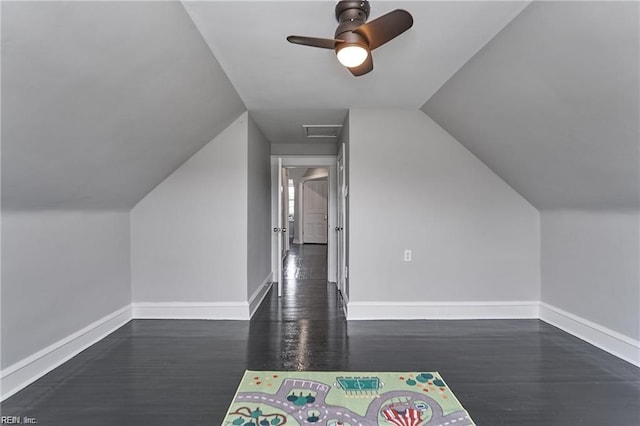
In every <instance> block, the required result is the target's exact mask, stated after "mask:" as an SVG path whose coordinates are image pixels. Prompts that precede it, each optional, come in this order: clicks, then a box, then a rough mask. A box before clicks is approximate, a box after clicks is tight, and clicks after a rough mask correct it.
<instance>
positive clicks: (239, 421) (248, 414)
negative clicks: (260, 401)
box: [231, 407, 287, 426]
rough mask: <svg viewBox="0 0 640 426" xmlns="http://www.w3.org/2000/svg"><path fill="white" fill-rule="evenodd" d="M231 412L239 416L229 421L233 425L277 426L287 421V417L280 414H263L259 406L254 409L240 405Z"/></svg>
mask: <svg viewBox="0 0 640 426" xmlns="http://www.w3.org/2000/svg"><path fill="white" fill-rule="evenodd" d="M231 414H232V415H234V416H235V415H238V416H239V417H238V418H236V419H235V420H233V421H232V422H231V423H232V424H233V425H234V426H278V425H284V424H286V423H287V418H286V417H285V416H283V415H282V414H264V413H263V412H262V410H260V408H259V407H258V408H256V409H255V410H251V409H250V408H249V407H241V408H239V409H237V410H236V411H234V412H233V413H231ZM261 418H262V420H260V419H261Z"/></svg>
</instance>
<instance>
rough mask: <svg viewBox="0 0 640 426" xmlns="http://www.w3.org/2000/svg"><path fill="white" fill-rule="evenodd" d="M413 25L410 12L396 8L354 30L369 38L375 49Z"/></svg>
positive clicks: (371, 47) (371, 45) (370, 45)
mask: <svg viewBox="0 0 640 426" xmlns="http://www.w3.org/2000/svg"><path fill="white" fill-rule="evenodd" d="M412 26H413V17H412V16H411V14H410V13H409V12H407V11H406V10H402V9H396V10H394V11H393V12H389V13H387V14H386V15H382V16H381V17H379V18H376V19H374V20H373V21H369V22H367V23H366V24H362V25H360V26H359V27H358V28H356V29H355V30H353V32H354V33H356V34H360V35H362V36H364V37H366V39H367V40H369V49H371V50H373V49H375V48H377V47H380V46H382V45H383V44H385V43H386V42H388V41H390V40H393V39H394V38H396V37H398V36H399V35H400V34H402V33H403V32H405V31H407V30H408V29H409V28H411V27H412Z"/></svg>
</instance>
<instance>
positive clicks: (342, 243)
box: [335, 144, 347, 297]
mask: <svg viewBox="0 0 640 426" xmlns="http://www.w3.org/2000/svg"><path fill="white" fill-rule="evenodd" d="M344 148H345V146H344V144H342V150H341V152H340V154H339V156H338V165H337V166H338V224H337V226H336V229H335V230H336V233H337V240H338V250H337V251H338V271H337V273H338V277H337V278H338V290H340V293H342V295H343V297H346V295H345V290H346V289H345V287H346V283H345V281H346V270H345V265H346V263H347V254H346V238H345V233H344V224H345V222H346V213H347V210H346V201H347V200H346V199H345V197H346V191H345V173H346V171H345V167H344V152H345V149H344Z"/></svg>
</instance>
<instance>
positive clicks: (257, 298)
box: [249, 272, 273, 317]
mask: <svg viewBox="0 0 640 426" xmlns="http://www.w3.org/2000/svg"><path fill="white" fill-rule="evenodd" d="M272 279H273V272H269V275H267V278H265V279H264V281H262V284H260V287H258V288H257V289H256V291H254V292H253V294H252V295H251V297H250V298H249V317H253V314H255V313H256V311H257V310H258V307H259V306H260V305H261V304H262V301H263V300H264V297H265V296H266V295H267V293H269V290H270V289H271V286H272V285H273V281H272Z"/></svg>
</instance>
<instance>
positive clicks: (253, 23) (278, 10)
mask: <svg viewBox="0 0 640 426" xmlns="http://www.w3.org/2000/svg"><path fill="white" fill-rule="evenodd" d="M335 3H336V2H335V1H331V0H326V1H295V2H294V1H206V2H192V1H183V4H184V5H185V8H186V10H187V12H188V13H189V15H190V16H191V18H192V19H193V21H194V22H195V24H196V26H197V27H198V29H199V30H200V32H201V33H202V35H203V37H204V39H205V40H206V42H207V44H208V45H209V47H210V48H211V51H212V52H213V53H214V55H215V57H216V58H217V59H218V61H219V62H220V64H221V65H222V67H223V69H224V70H225V72H226V73H227V75H228V76H229V78H230V80H231V82H232V83H233V85H234V87H235V88H236V90H237V91H238V93H239V94H240V96H241V98H242V100H243V101H244V103H245V105H246V106H247V108H248V109H249V111H251V112H252V113H254V112H255V114H253V116H254V119H255V120H256V122H257V124H258V125H259V126H260V127H261V129H262V131H263V132H264V133H265V136H266V137H267V138H268V139H269V140H270V141H271V142H273V143H300V142H305V139H304V138H303V137H302V129H301V124H304V123H306V124H342V122H343V120H344V117H345V115H346V110H347V109H348V108H351V107H365V108H366V107H374V108H382V107H391V108H396V107H397V108H419V107H420V106H421V105H422V104H424V102H426V101H427V99H429V98H430V97H431V95H432V94H433V93H435V92H436V91H437V90H438V89H439V88H440V87H441V86H442V85H443V84H444V83H445V82H446V81H447V80H448V79H449V78H450V77H451V76H452V75H453V74H454V73H455V72H456V71H457V70H458V69H459V68H460V67H461V66H462V65H464V63H465V62H467V61H468V60H469V58H471V56H473V55H474V54H475V53H476V52H477V51H478V50H480V49H481V48H482V47H483V46H484V45H485V44H487V43H488V42H489V41H490V40H491V39H492V38H493V37H494V36H495V35H496V34H497V33H498V32H499V31H500V30H501V29H502V28H503V27H504V26H505V25H506V24H507V23H509V22H510V21H511V20H512V19H513V18H514V17H515V16H517V14H518V13H520V12H521V11H522V9H523V8H525V7H526V6H527V5H528V3H529V2H515V1H507V2H505V1H496V2H487V1H375V0H374V1H372V2H371V15H370V19H374V18H375V17H377V16H380V15H383V14H385V13H387V12H390V11H391V10H394V9H398V8H401V9H406V10H408V11H409V12H410V13H411V14H412V15H413V18H414V25H413V28H411V29H410V30H409V31H407V32H406V33H404V34H402V35H401V36H400V37H398V38H397V39H395V40H393V41H391V42H389V43H388V44H386V45H384V46H382V47H380V48H379V49H376V50H375V51H374V52H373V61H374V71H373V72H371V73H369V74H367V75H365V76H362V77H353V76H352V75H351V74H350V73H349V71H348V70H346V69H345V68H343V67H342V66H341V65H340V64H339V63H338V62H337V60H336V58H335V54H334V52H333V51H331V50H325V49H317V48H311V47H305V46H299V45H293V44H290V43H288V42H287V41H286V37H287V36H288V35H291V34H296V35H309V36H316V37H329V38H331V37H333V34H334V31H335V29H336V27H337V24H338V23H337V21H336V18H335V13H334V7H335ZM315 142H319V141H315Z"/></svg>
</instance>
